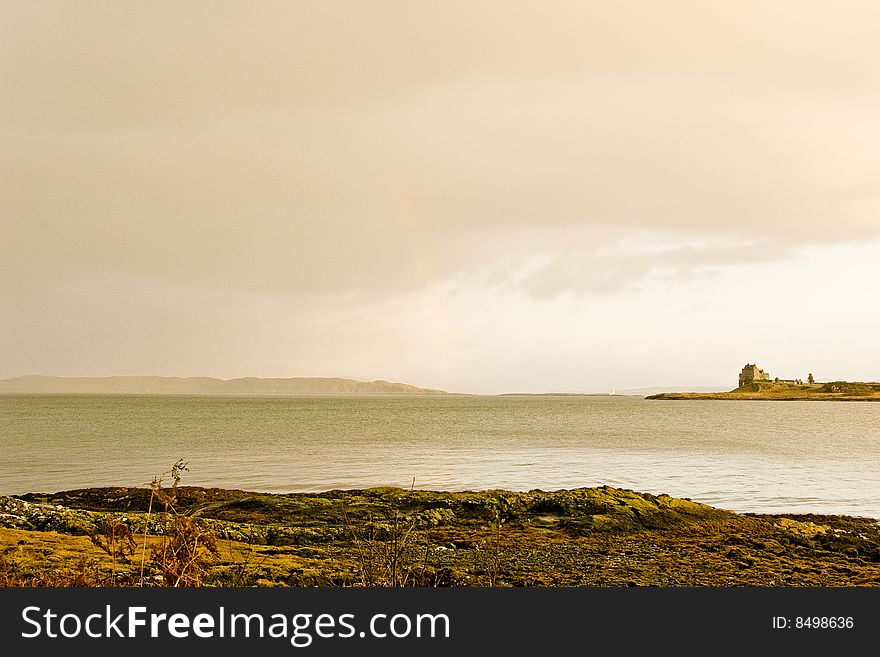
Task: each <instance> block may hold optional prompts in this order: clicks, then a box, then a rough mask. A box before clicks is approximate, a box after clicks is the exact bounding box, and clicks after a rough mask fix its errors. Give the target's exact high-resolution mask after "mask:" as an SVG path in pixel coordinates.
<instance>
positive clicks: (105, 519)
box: [0, 487, 880, 586]
mask: <svg viewBox="0 0 880 657" xmlns="http://www.w3.org/2000/svg"><path fill="white" fill-rule="evenodd" d="M160 502H161V500H160V499H157V497H156V494H155V491H152V490H151V489H149V488H147V489H137V488H97V489H87V490H77V491H68V492H63V493H57V494H53V495H36V494H32V495H26V496H22V497H20V498H0V555H2V556H0V584H4V585H7V586H21V585H24V586H39V585H52V586H64V585H74V586H77V585H78V586H94V585H105V586H106V585H124V586H127V585H130V586H141V585H143V586H160V585H165V586H170V585H189V586H205V585H208V586H213V585H216V586H254V585H256V586H279V585H282V586H314V585H320V586H410V585H417V586H634V585H639V586H646V585H659V586H851V585H867V586H880V527H878V523H877V521H875V520H872V519H859V518H851V517H845V516H769V515H742V514H736V513H732V512H728V511H723V510H720V509H715V508H712V507H709V506H705V505H702V504H697V503H695V502H691V501H688V500H681V499H676V498H671V497H668V496H653V495H648V494H641V493H635V492H633V491H627V490H619V489H614V488H605V487H603V488H590V489H577V490H567V491H556V492H543V491H530V492H523V493H514V492H509V491H488V492H456V493H445V492H428V491H407V490H401V489H395V488H376V489H369V490H353V491H330V492H326V493H319V494H302V493H301V494H289V495H269V494H260V493H250V492H245V491H236V490H221V489H203V488H187V487H180V488H179V489H176V490H175V491H174V494H173V505H171V506H170V507H167V508H166V506H165V505H163V504H161V503H160ZM181 519H183V520H181ZM181 523H182V525H181ZM181 527H182V528H183V529H185V530H186V531H183V533H182V534H181V531H182V530H181ZM187 528H188V529H187ZM187 532H189V533H187ZM194 532H195V533H194ZM187 541H189V543H188V542H187ZM123 544H124V547H123ZM175 545H176V546H177V548H176V549H179V550H180V552H179V553H173V554H172V552H171V551H170V550H172V546H175ZM169 562H170V563H169ZM188 563H189V564H190V565H193V564H194V567H193V569H192V570H191V571H189V572H187V567H188V566H187V564H188ZM181 572H182V573H183V575H181ZM175 578H177V581H175Z"/></svg>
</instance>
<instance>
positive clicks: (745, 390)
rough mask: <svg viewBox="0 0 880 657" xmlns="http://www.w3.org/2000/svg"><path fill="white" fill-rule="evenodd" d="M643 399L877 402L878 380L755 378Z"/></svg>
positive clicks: (878, 397) (878, 399)
mask: <svg viewBox="0 0 880 657" xmlns="http://www.w3.org/2000/svg"><path fill="white" fill-rule="evenodd" d="M646 399H679V400H681V399H690V400H700V399H723V400H730V401H736V400H739V401H880V383H853V382H849V381H834V382H831V383H813V384H809V383H804V384H792V383H785V382H778V383H775V382H773V381H758V382H755V383H750V384H748V385H745V386H741V387H739V388H736V389H735V390H731V391H730V392H664V393H660V394H658V395H650V396H648V397H646Z"/></svg>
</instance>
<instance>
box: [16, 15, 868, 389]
mask: <svg viewBox="0 0 880 657" xmlns="http://www.w3.org/2000/svg"><path fill="white" fill-rule="evenodd" d="M0 7H2V10H0V167H2V168H0V201H2V205H0V209H2V216H0V222H2V232H0V377H11V376H18V375H22V374H52V375H65V376H76V375H80V376H106V375H114V374H160V375H177V376H190V375H207V376H218V377H222V378H231V377H236V376H348V377H354V378H362V379H375V378H385V379H394V380H401V381H406V382H408V383H413V384H416V385H423V386H431V387H440V388H445V389H449V390H456V391H463V392H504V391H511V390H521V391H542V390H556V391H596V390H607V389H610V388H612V387H614V388H617V389H624V388H628V387H641V386H651V385H661V386H662V385H693V386H699V385H718V384H721V385H730V386H733V385H734V384H735V381H736V376H737V373H738V371H739V369H740V368H741V367H742V365H744V364H745V363H746V361H748V362H754V361H757V362H758V364H759V365H760V366H761V367H764V368H765V369H767V370H769V371H770V372H771V374H773V375H779V376H783V377H802V378H806V375H807V373H808V371H811V372H813V373H814V374H815V375H816V377H817V378H818V379H820V380H821V379H823V378H828V379H832V378H849V379H859V380H865V379H872V380H878V379H880V340H878V332H880V303H878V282H880V118H878V117H880V65H878V63H880V39H878V37H877V35H878V34H880V3H876V2H873V1H866V2H846V1H842V2H835V3H825V2H803V1H802V0H799V1H791V2H782V1H771V2H768V1H767V0H760V1H758V2H750V1H742V0H740V1H739V2H724V3H722V2H705V1H704V0H694V1H693V2H675V1H672V0H667V1H665V2H653V1H650V0H645V1H644V2H626V1H618V2H547V1H546V0H542V1H541V2H506V1H504V2H502V1H498V2H485V1H478V0H466V1H463V2H454V1H450V0H446V1H444V2H418V1H414V0H403V1H401V2H392V1H387V0H386V1H382V2H378V1H364V2H357V1H351V0H348V1H346V2H334V1H331V0H319V1H315V2H310V1H303V2H289V1H284V2H277V3H275V2H266V1H261V2H258V3H250V2H233V3H224V2H217V1H216V0H211V1H210V2H195V1H189V2H185V3H181V2H178V1H174V2H157V1H155V0H154V1H152V2H148V3H144V2H82V1H67V2H40V1H37V0H29V1H28V2H21V1H15V2H9V1H2V2H0Z"/></svg>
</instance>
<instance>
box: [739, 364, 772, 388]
mask: <svg viewBox="0 0 880 657" xmlns="http://www.w3.org/2000/svg"><path fill="white" fill-rule="evenodd" d="M769 380H770V375H769V374H767V372H765V371H764V370H762V369H761V368H759V367H758V366H757V365H751V364H746V366H745V367H744V368H743V369H742V372H740V373H739V387H740V388H742V387H743V386H745V385H748V384H750V383H753V382H755V381H769Z"/></svg>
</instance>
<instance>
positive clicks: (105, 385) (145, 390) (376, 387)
mask: <svg viewBox="0 0 880 657" xmlns="http://www.w3.org/2000/svg"><path fill="white" fill-rule="evenodd" d="M0 393H31V394H47V393H52V394H104V395H445V394H447V393H446V392H445V391H444V390H434V389H431V388H417V387H416V386H411V385H408V384H406V383H392V382H390V381H381V380H380V381H356V380H354V379H337V378H304V377H297V378H286V379H262V378H255V377H247V378H243V379H228V380H224V379H214V378H211V377H207V376H196V377H187V378H180V377H174V376H108V377H100V378H92V377H61V376H19V377H16V378H14V379H3V380H0Z"/></svg>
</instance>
